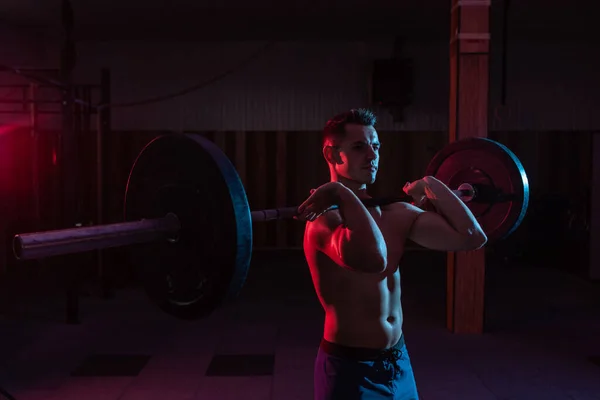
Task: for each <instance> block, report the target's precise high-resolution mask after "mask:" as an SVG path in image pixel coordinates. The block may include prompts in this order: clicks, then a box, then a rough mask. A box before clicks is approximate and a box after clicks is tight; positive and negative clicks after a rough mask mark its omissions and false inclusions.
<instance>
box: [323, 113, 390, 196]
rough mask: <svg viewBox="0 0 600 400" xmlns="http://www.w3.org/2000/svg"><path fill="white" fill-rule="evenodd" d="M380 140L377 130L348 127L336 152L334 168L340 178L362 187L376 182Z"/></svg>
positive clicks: (370, 127) (369, 127)
mask: <svg viewBox="0 0 600 400" xmlns="http://www.w3.org/2000/svg"><path fill="white" fill-rule="evenodd" d="M379 147H380V143H379V138H378V136H377V132H376V131H375V128H373V127H372V126H362V125H355V124H348V125H346V135H345V136H344V138H343V139H342V141H341V142H340V143H339V147H338V149H337V151H336V152H335V153H336V154H335V156H336V157H335V158H336V161H338V162H336V163H334V168H335V170H336V172H337V174H338V176H340V177H343V178H346V179H348V180H350V181H354V182H356V183H359V184H361V185H370V184H372V183H374V182H375V178H376V176H377V169H378V168H379Z"/></svg>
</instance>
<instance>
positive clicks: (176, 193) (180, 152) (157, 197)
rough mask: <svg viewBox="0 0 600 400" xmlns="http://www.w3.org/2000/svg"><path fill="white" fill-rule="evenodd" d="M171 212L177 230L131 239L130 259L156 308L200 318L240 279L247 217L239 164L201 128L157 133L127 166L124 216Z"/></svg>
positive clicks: (230, 294) (247, 251)
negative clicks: (163, 236) (152, 238)
mask: <svg viewBox="0 0 600 400" xmlns="http://www.w3.org/2000/svg"><path fill="white" fill-rule="evenodd" d="M169 212H172V213H174V214H176V215H177V216H178V218H179V219H180V223H181V230H180V232H179V234H178V235H177V237H174V238H172V240H169V241H162V242H158V243H149V244H145V245H139V246H138V245H136V246H134V247H133V248H132V249H131V252H130V254H132V261H133V262H134V263H135V265H136V270H137V271H138V274H139V276H140V279H141V281H142V283H143V286H144V288H145V291H146V293H147V294H148V296H149V297H150V299H151V300H152V301H153V302H155V303H156V304H157V305H158V306H159V307H160V308H161V309H162V310H164V311H165V312H167V313H168V314H171V315H173V316H176V317H178V318H182V319H196V318H202V317H205V316H207V315H209V314H211V313H212V312H213V311H214V310H215V309H216V308H218V307H219V306H220V305H221V304H222V303H223V302H224V301H227V300H230V299H232V298H234V297H235V296H236V295H237V294H238V293H239V291H240V290H241V288H242V286H243V285H244V282H245V280H246V275H247V273H248V268H249V265H250V258H251V250H252V220H251V217H250V207H249V205H248V199H247V197H246V192H245V190H244V187H243V185H242V182H241V180H240V178H239V175H238V174H237V171H236V170H235V168H234V167H233V165H232V164H231V162H230V161H229V159H228V158H227V156H226V155H225V154H223V152H222V151H221V150H220V149H219V148H218V147H217V146H216V145H215V144H213V143H212V142H210V141H209V140H207V139H205V138H203V137H202V136H200V135H189V134H186V135H182V134H173V135H165V136H160V137H157V138H155V139H154V140H152V141H151V142H150V143H148V144H147V145H146V146H145V147H144V149H143V150H142V151H141V152H140V154H139V155H138V157H137V159H136V161H135V163H134V165H133V168H132V169H131V172H130V175H129V180H128V183H127V193H126V196H125V219H126V220H127V221H133V220H139V219H143V218H156V217H162V216H164V215H166V214H167V213H169Z"/></svg>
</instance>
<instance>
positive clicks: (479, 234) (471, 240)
mask: <svg viewBox="0 0 600 400" xmlns="http://www.w3.org/2000/svg"><path fill="white" fill-rule="evenodd" d="M422 181H423V183H424V184H425V187H424V191H425V195H426V196H427V199H428V200H429V202H430V203H431V205H432V206H433V207H434V208H435V210H436V212H431V211H423V210H419V209H417V208H416V207H412V206H411V207H409V210H412V211H413V212H415V213H417V214H418V215H417V216H416V218H415V220H414V222H413V224H412V227H411V230H410V233H409V238H410V239H411V240H413V241H414V242H415V243H418V244H420V245H422V246H424V247H427V248H430V249H434V250H445V251H459V250H474V249H478V248H480V247H482V246H483V245H484V244H485V243H486V242H487V237H486V235H485V232H484V231H483V229H482V228H481V225H479V222H478V221H477V219H476V218H475V216H474V215H473V213H472V212H471V210H469V208H468V207H467V206H466V204H465V203H464V202H463V201H462V200H461V199H460V198H459V197H458V196H456V195H455V194H454V193H453V192H452V190H450V189H449V188H448V187H447V186H446V185H445V184H444V183H442V182H440V181H439V180H438V179H436V178H434V177H432V176H426V177H424V178H423V179H422Z"/></svg>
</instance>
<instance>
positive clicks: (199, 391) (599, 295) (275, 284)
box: [0, 253, 600, 400]
mask: <svg viewBox="0 0 600 400" xmlns="http://www.w3.org/2000/svg"><path fill="white" fill-rule="evenodd" d="M444 265H445V264H444V258H443V255H432V254H429V253H411V254H409V255H408V256H407V258H406V263H405V265H404V270H405V272H404V275H403V289H404V294H403V300H404V304H405V318H406V322H405V333H406V341H407V345H408V347H409V351H410V352H411V358H412V361H413V366H414V369H415V375H416V378H417V383H418V385H419V390H420V393H421V396H422V399H425V400H438V399H440V400H451V399H461V400H469V399H477V400H487V399H490V400H499V399H503V400H508V399H510V400H521V399H523V400H525V399H528V400H537V399H540V400H554V399H571V400H591V399H599V400H600V365H596V364H595V363H593V362H592V361H591V360H590V357H592V356H600V287H598V286H597V285H593V284H590V283H586V282H582V281H580V280H578V279H576V278H573V277H570V276H565V275H564V274H560V273H558V272H555V271H551V270H543V271H540V270H539V269H535V268H531V267H525V266H506V265H498V266H489V267H488V272H487V277H488V289H487V315H486V318H487V326H488V327H489V330H490V331H489V333H486V334H485V335H483V336H462V335H453V334H451V333H449V332H448V331H447V330H446V329H445V327H444V310H445V305H444V299H445V281H444V279H445V278H444V277H445V267H444ZM21 297H22V298H18V299H15V300H14V301H12V302H11V303H10V304H8V305H5V306H4V309H5V312H4V315H3V316H2V317H0V332H2V333H1V335H2V340H0V386H1V387H3V388H4V389H6V390H7V391H8V392H9V393H11V394H12V395H13V396H14V397H15V399H16V400H34V399H35V400H42V399H43V400H59V399H60V400H67V399H69V400H70V399H73V400H84V399H85V400H100V399H106V400H116V399H119V400H141V399H144V400H159V399H161V400H164V399H168V400H201V399H204V400H206V399H209V400H210V399H220V400H230V399H231V400H233V399H244V400H267V399H269V400H310V399H312V363H313V361H314V356H315V353H316V350H317V345H318V342H319V339H320V335H321V331H322V326H321V324H322V318H323V314H322V311H321V310H320V308H319V305H318V303H317V301H316V298H315V296H314V292H313V289H312V287H311V286H310V277H309V274H308V271H307V270H306V268H305V266H304V261H303V259H302V255H301V254H298V253H291V254H276V253H273V254H270V253H266V254H257V255H256V256H255V260H254V265H253V268H252V270H251V272H250V275H249V279H248V282H247V285H246V287H245V289H244V291H243V293H242V296H241V297H240V299H239V300H238V301H237V302H235V303H234V304H231V305H229V306H227V307H223V308H221V309H220V310H219V311H218V312H216V313H215V314H214V315H212V316H211V317H209V318H207V319H205V320H200V321H191V322H190V321H178V320H173V319H172V318H171V317H169V316H167V315H165V314H163V313H161V312H160V311H158V310H157V309H155V308H153V306H152V305H151V304H150V303H149V302H148V301H147V300H146V298H145V297H144V296H143V294H142V292H141V291H140V290H139V289H136V288H132V289H123V290H119V291H118V292H117V297H116V298H115V299H113V300H108V301H105V300H100V299H98V298H96V297H86V298H82V299H81V318H82V323H81V324H80V325H66V324H64V323H63V322H62V319H63V312H64V308H63V307H64V303H63V299H62V297H61V296H59V295H55V296H52V297H45V300H44V301H40V300H39V299H38V300H36V299H34V298H32V297H28V296H25V295H23V296H21ZM27 299H28V300H27ZM26 300H27V301H26ZM107 355H113V356H115V357H118V356H121V357H123V356H129V357H128V358H127V359H128V360H129V362H128V364H127V365H125V366H128V367H130V368H127V369H126V368H124V365H123V363H124V362H125V361H123V360H122V363H121V368H120V369H121V371H120V375H122V376H74V375H77V374H74V372H75V371H77V370H78V369H79V371H80V372H81V371H82V370H81V368H82V366H83V364H84V362H85V361H86V360H89V359H90V357H94V356H96V357H104V360H105V362H104V364H103V365H104V367H106V368H109V369H110V365H108V366H107V365H106V364H109V361H110V359H107V357H106V356H107ZM215 355H223V356H232V357H234V358H235V357H238V360H239V357H240V356H241V355H254V356H260V357H259V358H257V360H260V364H261V370H262V371H257V369H256V368H255V369H254V374H253V375H255V376H211V375H213V374H208V375H209V376H207V371H213V372H215V371H216V372H218V370H219V368H217V367H218V365H216V363H215V362H213V365H212V367H210V366H211V362H212V361H213V356H215ZM270 359H272V360H274V364H273V365H270V363H269V360H270ZM240 363H242V364H243V362H242V361H240ZM238 366H239V368H238V369H239V370H242V369H243V368H242V367H243V365H238ZM209 367H210V368H209ZM221 369H222V368H221ZM84 372H88V373H85V374H78V375H90V373H89V372H94V371H93V370H91V371H90V369H89V368H88V369H87V370H86V371H84ZM97 372H98V371H97ZM257 372H260V373H259V374H257ZM241 373H243V371H237V374H238V375H239V374H241ZM231 374H232V373H231V372H230V373H229V375H231ZM127 375H130V376H127ZM0 399H2V400H4V399H3V398H2V396H1V395H0Z"/></svg>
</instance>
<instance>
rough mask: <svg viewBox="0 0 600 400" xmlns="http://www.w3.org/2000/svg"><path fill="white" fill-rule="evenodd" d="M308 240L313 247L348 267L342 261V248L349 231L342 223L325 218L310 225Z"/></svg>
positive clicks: (320, 218) (322, 217)
mask: <svg viewBox="0 0 600 400" xmlns="http://www.w3.org/2000/svg"><path fill="white" fill-rule="evenodd" d="M308 224H309V225H308V240H309V243H310V245H311V246H314V247H315V249H316V250H318V251H320V252H322V253H324V254H325V255H327V257H329V258H330V259H331V260H332V261H333V262H335V263H336V264H338V265H341V266H344V267H345V266H346V265H345V263H344V262H343V259H342V248H341V247H342V246H343V243H344V239H345V237H346V235H347V229H346V228H345V227H344V225H343V224H341V223H336V221H331V220H327V219H326V217H325V216H321V217H319V218H318V219H317V220H315V221H314V222H309V223H308Z"/></svg>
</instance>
